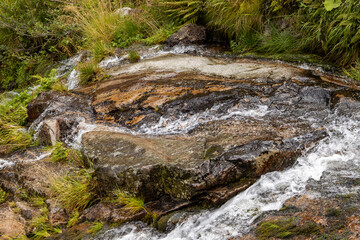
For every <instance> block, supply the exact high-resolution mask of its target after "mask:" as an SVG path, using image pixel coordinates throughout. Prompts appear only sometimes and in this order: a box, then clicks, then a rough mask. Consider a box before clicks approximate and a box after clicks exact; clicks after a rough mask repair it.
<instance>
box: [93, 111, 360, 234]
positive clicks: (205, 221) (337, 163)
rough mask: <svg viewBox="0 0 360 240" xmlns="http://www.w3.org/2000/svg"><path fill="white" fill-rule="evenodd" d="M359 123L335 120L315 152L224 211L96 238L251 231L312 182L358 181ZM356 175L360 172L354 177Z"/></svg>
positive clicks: (264, 180) (268, 178) (266, 178)
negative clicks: (164, 227)
mask: <svg viewBox="0 0 360 240" xmlns="http://www.w3.org/2000/svg"><path fill="white" fill-rule="evenodd" d="M333 117H334V116H333ZM359 123H360V122H359V120H358V119H355V118H353V119H349V118H346V119H345V118H342V117H336V116H335V117H334V119H333V120H332V121H331V123H329V124H328V125H327V126H325V128H326V129H327V131H328V134H329V137H328V138H326V139H324V140H323V141H321V142H320V144H318V145H317V146H316V147H314V148H312V149H308V150H307V151H306V153H304V155H303V156H302V157H300V158H298V160H297V162H296V164H295V165H294V166H293V167H291V168H289V169H287V170H285V171H282V172H271V173H267V174H265V175H263V176H262V177H261V178H260V179H259V180H258V181H257V182H256V183H255V184H253V185H252V186H251V187H250V188H248V189H247V190H246V191H244V192H242V193H240V194H239V195H237V196H236V197H234V198H233V199H231V200H230V201H228V202H227V203H226V204H224V205H223V206H222V207H221V208H219V209H217V210H214V211H206V212H203V213H201V214H198V215H195V216H192V217H190V218H189V219H188V220H186V221H185V222H183V223H181V224H180V225H178V226H177V227H176V228H175V229H174V230H173V231H171V232H170V233H168V234H160V233H157V232H156V231H155V230H154V229H152V228H150V227H146V226H144V225H141V224H140V225H137V224H126V225H124V226H122V227H121V228H118V229H113V230H110V231H109V232H107V233H105V234H103V235H101V236H99V237H98V238H97V239H112V240H120V239H121V240H125V239H132V240H142V239H144V240H145V239H146V240H148V239H152V240H155V239H163V240H165V239H167V240H177V239H188V240H190V239H191V240H193V239H204V240H205V239H206V240H215V239H228V238H230V237H234V236H241V235H244V234H246V233H247V232H249V230H250V227H249V226H250V224H251V223H252V222H253V221H254V219H256V218H257V217H258V216H259V215H261V214H262V213H263V212H265V211H269V210H279V209H280V208H281V207H282V205H283V204H284V202H285V201H286V200H287V199H289V198H291V197H293V196H296V195H302V194H308V192H307V190H306V186H307V185H308V184H309V182H318V181H321V183H322V184H323V183H324V184H329V185H331V183H332V182H333V181H336V178H337V177H341V175H342V174H344V175H345V176H348V175H349V174H350V175H354V176H357V177H358V178H359V174H358V170H359V165H360V157H359V156H360V134H359V131H360V129H359ZM344 165H353V166H355V168H352V169H351V168H350V169H348V170H349V171H343V172H337V175H335V176H333V177H332V178H326V177H323V175H324V173H325V172H326V173H330V174H331V171H336V169H338V168H339V167H340V168H341V167H342V166H344ZM344 170H345V169H344ZM352 170H357V171H355V172H352ZM327 181H328V182H327ZM336 191H337V194H342V193H344V194H346V193H347V190H346V189H342V188H338V189H336ZM342 191H344V192H342ZM309 194H310V193H309Z"/></svg>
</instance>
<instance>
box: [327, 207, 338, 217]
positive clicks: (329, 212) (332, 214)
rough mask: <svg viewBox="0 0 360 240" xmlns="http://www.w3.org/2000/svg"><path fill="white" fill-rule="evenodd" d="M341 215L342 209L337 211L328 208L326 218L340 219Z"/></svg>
mask: <svg viewBox="0 0 360 240" xmlns="http://www.w3.org/2000/svg"><path fill="white" fill-rule="evenodd" d="M340 214H341V210H340V209H336V208H328V209H326V214H325V215H326V216H327V217H338V216H340Z"/></svg>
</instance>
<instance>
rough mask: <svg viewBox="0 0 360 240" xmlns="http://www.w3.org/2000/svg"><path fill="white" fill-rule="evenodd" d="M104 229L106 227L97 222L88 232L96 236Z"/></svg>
mask: <svg viewBox="0 0 360 240" xmlns="http://www.w3.org/2000/svg"><path fill="white" fill-rule="evenodd" d="M103 227H104V224H103V223H102V222H95V223H93V225H92V226H91V228H90V229H89V230H88V232H89V233H91V234H92V235H93V236H94V235H95V234H96V233H98V232H100V231H101V229H102V228H103Z"/></svg>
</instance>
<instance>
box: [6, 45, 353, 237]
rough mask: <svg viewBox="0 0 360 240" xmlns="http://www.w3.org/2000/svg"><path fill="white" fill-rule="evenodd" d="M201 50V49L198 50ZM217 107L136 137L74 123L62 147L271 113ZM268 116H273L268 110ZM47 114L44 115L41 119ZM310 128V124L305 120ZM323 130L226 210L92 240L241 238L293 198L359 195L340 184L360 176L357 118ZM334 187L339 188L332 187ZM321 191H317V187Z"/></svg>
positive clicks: (164, 121)
mask: <svg viewBox="0 0 360 240" xmlns="http://www.w3.org/2000/svg"><path fill="white" fill-rule="evenodd" d="M200 50H201V49H200ZM200 50H199V49H198V48H196V49H193V48H191V47H186V48H185V47H177V48H173V49H170V50H161V51H159V50H158V49H154V51H155V52H156V53H152V52H151V51H149V52H148V53H146V54H143V55H142V56H141V58H149V57H153V56H155V55H156V56H158V55H159V54H162V53H163V54H168V53H169V52H170V53H185V52H192V51H195V52H196V53H197V54H202V53H204V52H201V51H203V50H201V51H200ZM80 59H81V56H79V55H77V56H75V57H74V58H72V59H70V60H69V61H67V62H64V64H63V65H64V66H63V67H62V68H59V69H58V72H59V75H58V77H62V76H65V74H66V73H69V76H68V81H67V87H68V88H69V89H74V88H76V87H77V86H78V83H79V81H78V79H79V76H78V75H79V73H78V72H77V71H76V70H75V69H74V65H76V63H78V62H79V61H80ZM125 59H126V56H122V57H110V58H108V59H106V60H104V61H103V62H101V63H100V65H99V66H100V67H102V68H108V67H113V66H117V65H120V64H123V63H124V61H125ZM221 107H222V106H221V105H214V106H213V107H212V108H210V109H207V110H205V111H203V112H199V113H195V114H183V115H180V116H177V118H176V119H171V118H164V117H162V118H160V120H159V121H158V122H157V123H155V124H152V125H143V126H141V127H140V128H139V129H138V130H137V131H133V130H129V129H126V128H120V127H112V126H106V125H99V124H94V123H91V122H87V121H86V119H85V118H82V117H79V118H78V119H77V122H78V123H79V124H77V125H76V126H74V129H73V131H72V134H70V135H69V136H68V137H67V139H66V141H65V142H66V143H67V144H68V145H70V146H72V147H74V148H80V146H81V138H82V135H83V134H84V133H86V132H89V131H92V130H102V131H110V132H127V133H131V134H150V135H162V134H180V133H187V132H189V131H191V130H192V129H194V128H195V127H196V126H198V125H199V124H203V123H206V122H210V121H218V120H229V119H231V120H234V119H235V120H236V119H238V118H241V117H249V116H250V117H253V118H260V119H261V118H262V117H264V116H265V115H266V114H269V113H270V110H269V109H268V107H267V106H265V105H264V106H263V105H259V106H256V107H252V108H248V109H243V108H237V107H236V106H234V107H232V108H230V109H228V110H227V111H226V112H225V113H224V112H222V113H219V112H218V110H219V109H221ZM271 111H273V110H271ZM43 114H46V111H45V112H44V113H43ZM307 120H308V121H310V122H311V120H310V119H307ZM324 122H327V123H326V125H324V126H322V127H324V128H325V129H326V130H327V132H328V135H329V136H328V137H327V138H326V139H324V140H322V141H321V142H320V143H319V144H318V145H317V146H315V147H313V148H310V149H307V151H305V152H304V154H303V155H302V157H300V158H298V159H297V161H296V163H295V164H294V166H293V167H291V168H288V169H287V170H284V171H282V172H271V173H267V174H265V175H263V176H262V177H261V178H260V179H259V180H258V181H257V182H256V183H255V184H253V185H252V186H251V187H250V188H248V189H247V190H246V191H244V192H242V193H240V194H238V195H237V196H235V197H234V198H232V199H231V200H229V201H228V202H227V203H226V204H224V205H223V206H222V207H220V208H219V209H216V210H211V211H203V212H201V213H199V214H196V215H193V216H191V217H189V218H188V219H186V220H185V221H183V222H182V223H180V224H179V225H177V226H176V227H175V228H174V229H173V230H172V231H170V232H168V233H166V234H165V233H159V232H157V231H156V230H155V229H153V228H152V227H150V226H147V225H145V224H144V223H130V224H125V225H124V226H122V227H120V228H117V229H112V230H109V231H107V232H105V233H104V234H102V235H100V236H98V237H97V238H96V239H98V240H100V239H104V240H105V239H108V240H121V239H122V240H125V239H128V240H148V239H152V240H156V239H159V240H160V239H164V240H165V239H168V240H176V239H186V240H193V239H206V240H215V239H228V238H231V237H237V236H242V235H244V234H246V233H248V232H249V231H250V230H251V224H252V223H253V222H254V220H255V219H257V218H258V217H259V216H261V215H262V214H263V213H264V212H266V211H269V210H278V209H280V208H281V207H282V205H283V204H284V202H285V201H286V200H288V199H289V198H291V197H294V196H297V195H308V196H311V197H318V196H323V195H326V196H331V195H335V194H348V193H352V192H358V191H359V188H358V187H356V186H355V187H352V186H348V185H346V186H345V185H344V184H341V183H342V182H344V181H345V182H346V181H347V180H349V179H359V178H360V176H359V170H360V157H359V156H360V134H359V131H360V130H359V126H360V116H359V115H357V114H354V115H353V116H352V117H346V118H345V117H342V116H339V115H337V114H336V113H334V114H330V115H329V116H328V117H327V119H326V121H324ZM41 124H42V119H39V121H36V122H35V123H34V124H33V126H32V128H33V129H35V130H38V129H40V127H41ZM49 154H51V153H50V152H46V153H42V154H40V155H37V156H35V157H33V158H31V159H29V160H31V161H37V160H39V159H43V158H45V157H47V156H49ZM14 162H15V161H13V160H5V159H0V170H1V169H3V168H5V167H8V166H12V165H13V164H14ZM334 183H339V184H334ZM319 186H321V187H319Z"/></svg>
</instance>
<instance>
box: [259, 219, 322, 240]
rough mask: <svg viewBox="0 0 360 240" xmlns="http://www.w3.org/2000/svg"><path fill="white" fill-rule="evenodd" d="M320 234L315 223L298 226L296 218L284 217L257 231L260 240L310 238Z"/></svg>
mask: <svg viewBox="0 0 360 240" xmlns="http://www.w3.org/2000/svg"><path fill="white" fill-rule="evenodd" d="M318 233H319V227H318V226H317V225H316V223H314V222H305V223H304V224H302V225H298V223H297V220H296V218H288V217H283V218H280V219H278V220H271V221H265V222H263V223H261V225H260V226H259V227H258V228H257V229H256V236H257V237H258V238H259V239H270V238H281V239H284V238H290V237H294V236H298V235H304V236H310V235H313V234H314V235H316V234H318Z"/></svg>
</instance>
